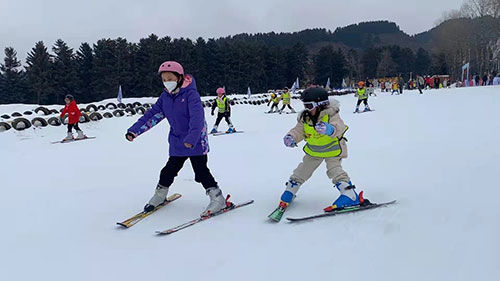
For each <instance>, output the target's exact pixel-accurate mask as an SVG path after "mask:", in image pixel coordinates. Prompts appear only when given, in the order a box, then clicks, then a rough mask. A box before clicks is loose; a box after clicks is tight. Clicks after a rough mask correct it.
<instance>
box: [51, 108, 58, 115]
mask: <svg viewBox="0 0 500 281" xmlns="http://www.w3.org/2000/svg"><path fill="white" fill-rule="evenodd" d="M50 113H51V114H58V113H59V111H57V109H52V110H50Z"/></svg>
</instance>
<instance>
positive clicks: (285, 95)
mask: <svg viewBox="0 0 500 281" xmlns="http://www.w3.org/2000/svg"><path fill="white" fill-rule="evenodd" d="M281 98H282V99H283V104H290V93H289V92H286V93H283V95H281Z"/></svg>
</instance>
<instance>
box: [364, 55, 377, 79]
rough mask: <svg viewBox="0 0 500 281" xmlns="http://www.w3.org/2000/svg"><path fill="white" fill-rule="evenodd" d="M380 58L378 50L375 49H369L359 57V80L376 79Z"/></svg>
mask: <svg viewBox="0 0 500 281" xmlns="http://www.w3.org/2000/svg"><path fill="white" fill-rule="evenodd" d="M379 57H380V50H379V49H376V48H369V49H366V50H365V51H364V52H363V56H362V57H361V65H362V68H361V74H362V77H360V78H361V79H364V78H366V77H376V76H377V66H378V62H379V60H380V59H379Z"/></svg>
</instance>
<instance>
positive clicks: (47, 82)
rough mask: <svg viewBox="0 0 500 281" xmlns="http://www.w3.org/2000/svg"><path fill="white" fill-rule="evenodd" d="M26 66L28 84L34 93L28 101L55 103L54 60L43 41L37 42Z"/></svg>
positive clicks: (27, 59)
mask: <svg viewBox="0 0 500 281" xmlns="http://www.w3.org/2000/svg"><path fill="white" fill-rule="evenodd" d="M26 64H27V65H28V66H27V67H26V74H27V77H28V83H29V85H30V87H31V90H32V91H33V93H34V96H33V97H31V98H29V99H28V100H29V102H35V103H37V104H48V103H53V102H54V100H53V99H52V97H53V87H52V83H51V82H52V77H53V75H52V58H51V56H50V54H49V53H48V52H47V48H46V47H45V45H44V44H43V42H42V41H39V42H37V43H36V44H35V47H34V48H33V49H32V50H31V52H30V53H28V57H27V58H26Z"/></svg>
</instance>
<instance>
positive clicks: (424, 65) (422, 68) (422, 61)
mask: <svg viewBox="0 0 500 281" xmlns="http://www.w3.org/2000/svg"><path fill="white" fill-rule="evenodd" d="M430 65H431V57H430V55H429V53H428V52H427V51H426V50H424V49H422V48H419V49H418V50H417V57H416V59H415V66H414V71H415V72H416V73H417V74H420V75H426V74H428V73H429V67H430Z"/></svg>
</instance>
